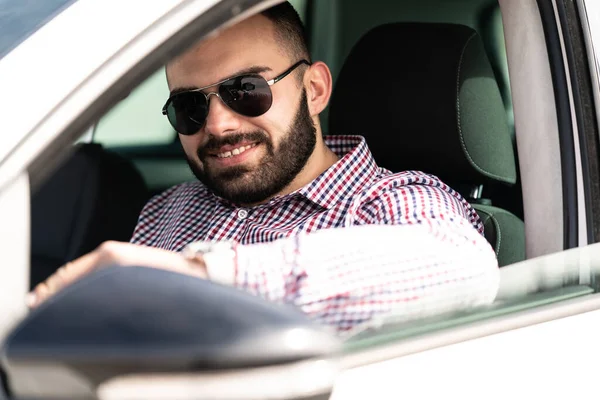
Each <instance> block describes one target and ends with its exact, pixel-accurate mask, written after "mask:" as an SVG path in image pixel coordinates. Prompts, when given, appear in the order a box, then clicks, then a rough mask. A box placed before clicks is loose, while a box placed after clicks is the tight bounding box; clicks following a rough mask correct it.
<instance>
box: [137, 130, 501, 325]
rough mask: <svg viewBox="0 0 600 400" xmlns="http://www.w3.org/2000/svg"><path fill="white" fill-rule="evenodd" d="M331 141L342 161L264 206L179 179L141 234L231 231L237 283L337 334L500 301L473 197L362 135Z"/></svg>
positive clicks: (143, 222)
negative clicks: (380, 154) (396, 165)
mask: <svg viewBox="0 0 600 400" xmlns="http://www.w3.org/2000/svg"><path fill="white" fill-rule="evenodd" d="M326 144H327V146H328V147H329V148H330V149H331V150H332V151H334V152H335V153H336V154H337V155H338V156H339V157H340V160H339V161H338V162H337V163H336V164H334V165H333V166H332V167H330V168H329V169H328V170H327V171H325V172H324V173H322V174H321V175H320V176H319V177H317V178H316V179H315V180H313V181H312V182H311V183H309V184H308V185H306V186H305V187H303V188H300V189H298V190H296V191H295V192H293V193H291V194H288V195H285V196H279V197H275V198H273V199H271V200H270V201H269V202H267V203H265V204H262V205H259V206H256V207H252V208H242V207H236V206H235V205H233V204H231V203H229V202H227V201H225V200H224V199H221V198H219V197H217V196H215V195H214V194H213V193H211V192H210V191H209V190H208V189H207V188H206V187H204V186H203V185H202V184H201V183H200V182H189V183H184V184H181V185H178V186H175V187H173V188H170V189H169V190H167V191H165V192H164V193H162V194H160V195H158V196H156V197H154V198H153V199H151V200H150V201H149V202H148V204H147V205H146V206H145V208H144V210H143V211H142V213H141V216H140V219H139V222H138V225H137V227H136V229H135V232H134V235H133V238H132V242H133V243H137V244H141V245H147V246H154V247H159V248H163V249H168V250H172V251H181V250H182V249H183V247H184V246H185V245H187V244H188V243H190V242H193V241H197V240H211V241H221V240H233V241H235V242H236V243H238V244H239V245H237V246H236V255H237V256H236V266H235V271H234V272H233V273H232V276H235V281H234V282H233V283H234V284H235V285H236V286H237V287H240V288H243V289H245V290H247V291H249V292H251V293H253V294H256V295H259V296H262V297H263V298H265V299H268V300H271V301H275V302H280V303H287V304H293V305H295V306H297V307H298V308H300V309H301V310H302V311H304V312H305V313H307V314H308V315H309V316H312V317H313V318H315V319H316V320H318V321H320V322H321V323H324V324H326V325H331V326H333V327H334V328H335V329H337V330H338V331H340V332H341V331H348V330H351V329H353V328H356V327H359V326H362V325H364V323H366V322H368V321H371V322H372V321H373V320H374V319H375V320H377V319H379V318H386V317H389V316H390V315H394V316H395V318H396V319H397V318H400V319H411V318H416V317H419V318H421V317H426V316H429V315H434V314H438V313H441V312H448V311H456V310H462V309H465V308H469V307H472V306H476V305H480V304H488V303H490V302H492V301H493V299H494V297H495V295H496V291H497V286H498V279H499V278H498V277H499V273H498V264H497V261H496V258H495V253H494V251H493V249H492V248H491V246H490V245H489V244H488V243H487V241H486V240H485V238H484V237H483V236H482V232H483V226H482V223H481V221H480V219H479V217H478V215H477V214H476V212H475V211H474V210H473V208H472V207H471V206H470V205H469V204H468V203H467V201H466V200H464V199H463V198H462V197H461V196H460V195H459V194H458V193H457V192H455V191H454V190H452V189H451V188H450V187H448V186H447V185H445V184H444V183H442V182H441V181H439V180H438V179H437V178H436V177H434V176H431V175H426V174H424V173H421V172H416V171H405V172H401V173H396V174H394V173H391V172H390V171H388V170H385V169H383V168H380V167H378V166H377V164H376V163H375V160H374V159H373V157H372V155H371V152H370V151H369V149H368V147H367V145H366V142H365V140H364V139H363V138H362V137H360V136H329V137H327V138H326ZM340 228H343V229H340Z"/></svg>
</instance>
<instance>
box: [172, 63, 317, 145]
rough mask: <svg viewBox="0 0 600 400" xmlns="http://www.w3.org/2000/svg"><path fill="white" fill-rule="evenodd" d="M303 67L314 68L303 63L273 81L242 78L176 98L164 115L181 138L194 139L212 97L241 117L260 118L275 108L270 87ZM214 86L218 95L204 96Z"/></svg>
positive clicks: (182, 93)
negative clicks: (303, 65)
mask: <svg viewBox="0 0 600 400" xmlns="http://www.w3.org/2000/svg"><path fill="white" fill-rule="evenodd" d="M302 64H306V65H311V64H310V62H308V61H306V60H301V61H298V62H297V63H296V64H294V65H292V66H291V67H290V68H288V69H287V70H286V71H285V72H284V73H282V74H281V75H278V76H276V77H275V78H273V79H271V80H266V79H265V78H263V77H262V76H260V75H257V74H247V75H239V76H234V77H233V78H229V79H226V80H224V81H221V82H218V83H215V84H212V85H210V86H205V87H203V88H199V89H193V90H186V91H183V92H179V93H176V94H173V95H172V96H171V97H169V99H168V100H167V102H166V103H165V106H164V107H163V109H162V113H163V115H166V116H167V118H168V120H169V123H170V124H171V126H173V128H174V129H175V130H176V131H177V132H179V133H181V134H182V135H193V134H195V133H196V132H198V131H199V130H200V129H202V127H203V126H204V123H205V122H206V117H207V116H208V106H209V101H208V98H209V97H210V96H212V95H215V96H217V97H218V98H220V99H221V101H222V102H223V103H225V105H226V106H227V107H229V108H230V109H231V110H233V111H234V112H236V113H238V114H240V115H243V116H246V117H258V116H260V115H263V114H264V113H266V112H267V111H269V109H270V108H271V105H272V104H273V92H271V86H272V85H274V84H276V83H277V82H279V81H280V80H282V79H283V78H285V77H286V76H288V75H289V74H290V73H291V72H292V71H294V70H295V69H296V68H298V67H299V66H300V65H302ZM213 86H217V91H216V92H210V93H206V94H205V93H204V92H202V91H203V90H205V89H207V88H209V87H213Z"/></svg>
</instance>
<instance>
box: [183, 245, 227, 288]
mask: <svg viewBox="0 0 600 400" xmlns="http://www.w3.org/2000/svg"><path fill="white" fill-rule="evenodd" d="M181 254H182V255H183V257H185V258H186V259H188V260H190V261H198V258H201V262H203V263H204V265H205V266H206V274H207V275H208V278H209V279H210V280H211V281H214V282H217V283H220V284H223V285H229V286H232V285H233V284H234V282H235V256H236V253H235V242H234V241H221V242H209V241H203V240H201V241H198V242H192V243H189V244H188V245H187V246H185V247H184V248H183V250H182V252H181ZM199 256H200V257H199Z"/></svg>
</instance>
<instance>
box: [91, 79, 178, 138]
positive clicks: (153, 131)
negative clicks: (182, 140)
mask: <svg viewBox="0 0 600 400" xmlns="http://www.w3.org/2000/svg"><path fill="white" fill-rule="evenodd" d="M168 97H169V88H168V87H167V80H166V77H165V70H164V68H161V69H160V70H158V71H157V72H155V73H154V74H153V75H152V76H151V77H150V78H148V79H147V80H146V81H145V82H143V83H142V84H141V85H140V86H138V87H137V88H136V89H135V90H133V91H132V92H131V93H130V94H129V96H127V97H126V98H125V99H124V100H122V101H121V102H120V103H119V104H117V105H116V106H115V107H114V108H113V109H112V110H110V111H109V112H108V113H107V114H106V115H105V116H104V117H103V118H102V119H101V120H100V121H99V122H98V124H97V125H96V128H95V132H94V141H95V142H98V143H102V144H103V145H104V146H106V147H118V146H144V145H159V144H168V143H171V142H172V141H173V140H174V139H175V131H174V130H173V128H171V125H169V123H168V121H167V119H166V118H165V117H164V116H163V115H162V113H161V109H162V106H163V104H164V102H165V101H166V99H167V98H168Z"/></svg>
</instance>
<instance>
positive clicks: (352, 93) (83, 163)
mask: <svg viewBox="0 0 600 400" xmlns="http://www.w3.org/2000/svg"><path fill="white" fill-rule="evenodd" d="M292 3H293V4H294V6H295V7H296V8H297V10H298V11H299V13H300V14H301V16H302V18H303V20H304V22H305V24H306V27H307V30H308V34H309V38H310V46H311V48H310V50H311V53H312V57H313V59H315V60H323V61H325V62H326V63H327V64H328V65H329V66H330V68H331V70H332V74H333V77H334V91H333V96H332V99H331V102H330V105H329V107H328V109H327V110H326V111H325V112H324V113H323V114H322V115H321V120H322V126H323V127H324V130H325V134H328V135H336V134H357V135H363V136H365V137H366V139H367V143H368V145H369V147H370V148H371V151H372V152H373V154H374V157H375V159H376V161H377V162H378V164H379V165H380V166H382V167H385V168H388V169H390V170H392V171H394V172H397V171H402V170H422V171H425V172H427V173H431V174H434V175H437V176H439V177H440V178H441V179H442V180H443V181H444V182H445V183H447V184H449V185H450V186H451V187H453V188H454V189H456V190H457V191H459V192H460V193H461V194H462V195H463V196H464V197H465V198H466V199H467V200H468V201H469V202H470V203H471V204H473V206H474V207H475V209H476V210H477V212H478V213H479V215H480V217H481V219H482V221H483V223H484V226H485V236H486V238H487V239H488V241H489V242H490V244H491V245H492V246H493V247H494V249H495V251H496V254H497V256H498V260H499V264H500V266H505V265H509V264H513V263H515V262H518V261H522V260H524V259H525V258H526V252H525V226H524V215H523V199H522V191H521V180H520V174H519V160H518V157H517V151H516V140H515V125H514V121H513V114H512V101H511V94H510V86H509V78H508V68H507V62H506V50H505V46H504V35H503V27H502V19H501V15H500V11H499V6H498V2H497V0H453V1H447V0H420V1H416V0H407V1H389V0H372V1H369V2H350V1H342V0H328V1H317V0H296V1H292ZM167 97H168V89H167V85H166V80H165V75H164V69H160V70H158V71H156V73H155V74H153V75H152V76H151V77H149V78H148V79H147V80H146V81H145V82H143V83H142V84H141V85H139V86H138V87H137V88H136V89H135V90H133V91H132V92H131V93H130V94H129V96H128V97H126V98H125V99H123V100H122V101H121V102H119V103H118V104H117V105H116V106H115V107H113V108H112V109H111V110H110V111H109V112H108V113H107V114H105V115H104V116H103V117H102V118H101V119H100V120H98V121H97V123H96V124H95V125H94V126H93V128H92V129H90V130H89V131H88V132H86V134H85V135H84V136H82V137H81V138H80V140H79V141H78V142H77V143H76V144H75V149H74V151H73V152H72V154H71V155H70V158H68V159H67V160H66V161H65V162H64V163H63V164H62V165H61V166H60V167H59V168H58V169H57V170H56V172H54V173H53V175H51V176H50V177H49V178H48V179H47V180H46V181H45V182H43V183H42V184H41V185H38V186H37V187H34V188H32V189H33V200H32V221H31V224H32V241H31V258H32V270H31V286H32V287H33V286H35V285H36V284H37V283H39V282H42V281H43V280H44V279H45V278H46V277H48V276H49V275H50V274H52V273H53V272H54V271H56V269H57V268H58V267H59V266H60V265H62V264H64V263H65V262H67V261H70V260H72V259H74V258H76V257H78V256H81V255H83V254H85V253H87V252H89V251H90V250H92V249H94V248H95V247H96V246H98V245H99V244H100V243H102V242H103V241H106V240H121V241H127V240H129V238H130V236H131V234H132V232H133V229H134V227H135V224H136V221H137V216H138V215H139V212H140V211H141V209H142V207H143V205H144V203H145V202H146V201H147V200H148V199H150V197H151V196H153V195H155V194H158V193H160V192H162V191H163V190H165V189H167V188H168V187H170V186H172V185H175V184H178V183H182V182H185V181H187V180H191V179H194V177H193V175H192V174H191V172H190V171H189V168H188V165H187V163H186V161H185V159H184V156H183V151H182V149H181V146H180V144H179V141H178V137H177V134H176V133H175V132H174V131H173V129H172V128H171V127H170V125H169V124H168V122H167V121H166V119H165V118H164V116H163V115H162V114H161V112H160V110H161V107H162V104H163V103H164V100H165V99H166V98H167ZM349 116H352V117H351V118H350V117H349Z"/></svg>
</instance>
